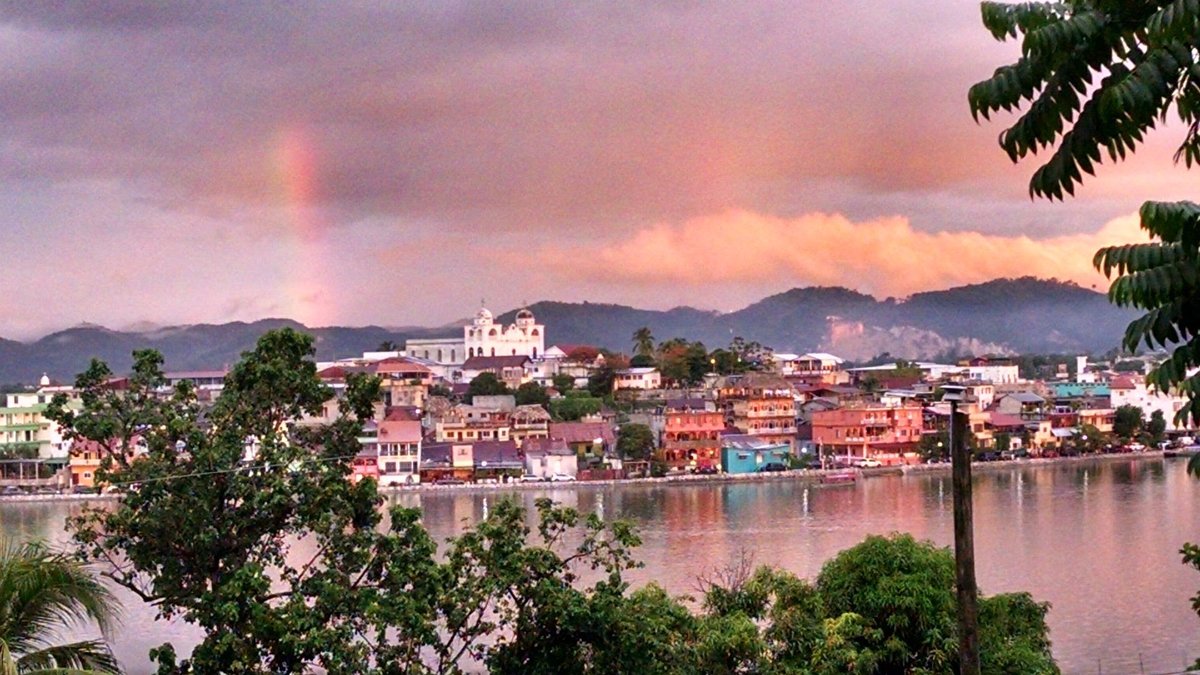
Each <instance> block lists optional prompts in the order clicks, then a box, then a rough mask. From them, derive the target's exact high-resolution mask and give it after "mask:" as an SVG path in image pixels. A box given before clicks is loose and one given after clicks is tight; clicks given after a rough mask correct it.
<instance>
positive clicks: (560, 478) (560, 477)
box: [550, 473, 575, 483]
mask: <svg viewBox="0 0 1200 675" xmlns="http://www.w3.org/2000/svg"><path fill="white" fill-rule="evenodd" d="M573 480H575V476H572V475H571V474H568V473H556V474H554V475H552V476H550V482H551V483H570V482H571V481H573Z"/></svg>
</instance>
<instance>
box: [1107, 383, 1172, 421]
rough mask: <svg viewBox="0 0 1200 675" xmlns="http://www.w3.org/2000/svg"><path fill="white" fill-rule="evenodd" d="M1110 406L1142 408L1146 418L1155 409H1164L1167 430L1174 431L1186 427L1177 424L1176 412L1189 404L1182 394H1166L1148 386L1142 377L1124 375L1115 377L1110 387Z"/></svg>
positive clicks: (1148, 417)
mask: <svg viewBox="0 0 1200 675" xmlns="http://www.w3.org/2000/svg"><path fill="white" fill-rule="evenodd" d="M1108 392H1109V393H1108V395H1109V407H1111V408H1112V409H1113V410H1116V409H1117V408H1120V407H1121V406H1123V405H1131V406H1133V407H1135V408H1141V410H1142V413H1143V414H1145V416H1146V419H1150V416H1151V415H1153V414H1154V412H1155V411H1162V414H1163V418H1164V419H1166V421H1167V430H1168V431H1174V430H1176V429H1181V428H1184V427H1180V426H1177V425H1176V424H1175V414H1176V413H1178V412H1179V411H1180V410H1182V409H1183V406H1184V405H1186V404H1187V399H1186V398H1184V397H1182V396H1176V395H1171V394H1164V393H1162V392H1160V391H1158V390H1157V389H1155V388H1151V387H1147V386H1146V382H1145V380H1143V379H1142V378H1141V377H1132V376H1124V377H1118V378H1116V379H1114V380H1113V381H1112V382H1111V383H1109V387H1108Z"/></svg>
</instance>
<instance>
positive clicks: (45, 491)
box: [36, 485, 59, 495]
mask: <svg viewBox="0 0 1200 675" xmlns="http://www.w3.org/2000/svg"><path fill="white" fill-rule="evenodd" d="M58 492H59V490H58V488H56V487H54V486H51V485H43V486H41V487H39V488H38V489H37V491H36V494H39V495H56V494H58Z"/></svg>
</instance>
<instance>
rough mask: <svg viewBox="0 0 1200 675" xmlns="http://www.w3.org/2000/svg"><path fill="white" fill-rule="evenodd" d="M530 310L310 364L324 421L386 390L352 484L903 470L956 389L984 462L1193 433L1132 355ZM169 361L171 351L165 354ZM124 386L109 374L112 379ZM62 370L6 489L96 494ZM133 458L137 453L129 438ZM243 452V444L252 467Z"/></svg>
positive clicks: (7, 440) (39, 397)
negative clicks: (805, 336) (759, 337)
mask: <svg viewBox="0 0 1200 675" xmlns="http://www.w3.org/2000/svg"><path fill="white" fill-rule="evenodd" d="M547 328H548V327H547V326H545V325H543V324H541V323H539V322H538V320H537V318H536V317H535V316H534V315H533V313H532V312H531V311H529V310H521V311H519V312H517V313H516V315H515V319H514V323H512V324H509V325H503V324H501V323H498V322H496V320H495V319H494V317H493V315H492V313H491V312H489V311H488V310H487V309H485V308H480V309H479V311H478V313H477V314H476V315H475V317H474V319H473V320H472V321H471V322H470V323H468V324H467V325H465V326H463V327H462V337H461V338H450V339H420V340H409V341H407V342H406V343H405V344H404V345H403V346H402V348H398V347H400V346H399V345H394V344H384V345H380V349H378V350H376V351H371V352H366V353H363V354H361V355H356V356H348V357H345V358H339V359H336V360H334V361H327V362H321V363H318V364H317V375H318V377H319V378H320V379H321V381H322V382H323V383H324V384H325V385H327V386H328V387H330V389H331V390H332V391H333V392H334V394H335V397H334V398H333V399H331V400H330V401H329V402H328V403H326V405H325V406H324V408H323V409H322V411H321V413H320V414H319V415H309V416H307V417H305V418H303V419H301V420H300V421H299V422H298V423H297V424H299V425H310V426H316V425H321V424H325V423H328V422H331V421H333V420H334V419H335V418H336V417H337V415H338V396H337V395H338V394H339V393H341V392H344V391H345V389H346V382H347V378H348V377H349V376H351V375H352V374H355V373H364V374H368V375H373V376H376V377H378V378H379V379H380V382H381V385H382V392H383V396H382V400H380V401H378V402H377V404H376V405H375V414H374V416H373V419H371V420H370V421H368V422H367V424H366V425H365V427H364V429H363V432H362V436H361V437H360V438H359V443H360V447H361V449H360V451H359V452H358V454H357V456H356V457H355V458H354V459H353V462H352V472H351V479H352V480H356V481H357V480H361V479H363V478H366V477H371V478H374V479H375V480H377V481H378V483H379V485H380V486H381V487H390V488H400V489H404V488H415V487H420V486H429V485H462V484H480V483H488V484H491V483H505V484H506V483H515V482H525V483H537V482H543V481H549V482H575V481H613V480H622V479H632V478H642V477H652V476H653V477H663V476H668V477H669V476H684V475H744V474H763V473H783V472H788V471H792V470H796V469H815V468H823V469H848V471H840V472H837V473H835V474H832V476H831V477H830V480H833V481H846V482H851V481H853V480H854V479H855V476H856V471H854V470H855V469H876V468H882V467H904V466H912V465H917V464H922V463H938V462H943V461H945V460H946V459H947V457H948V453H949V447H950V442H949V438H948V434H949V419H950V417H951V405H952V404H951V402H950V401H949V397H944V393H945V391H946V390H945V389H944V388H945V387H946V385H954V389H953V390H954V391H955V392H961V395H960V396H955V398H960V399H961V403H957V405H958V410H959V412H960V414H963V413H965V415H964V416H965V418H966V427H965V429H966V431H967V432H968V436H967V439H966V442H967V445H968V447H969V448H970V449H971V451H972V453H973V455H974V457H975V459H976V460H979V461H991V460H997V459H1022V458H1054V457H1060V456H1074V455H1079V454H1089V453H1100V452H1140V451H1144V450H1146V449H1162V448H1166V447H1168V445H1169V446H1170V447H1179V446H1188V445H1190V444H1191V442H1192V441H1191V438H1190V431H1189V430H1188V429H1183V428H1179V427H1177V425H1176V413H1177V412H1178V411H1179V410H1180V409H1181V408H1182V407H1183V406H1184V405H1185V402H1186V399H1185V398H1184V397H1182V396H1179V395H1175V394H1172V393H1164V392H1159V391H1156V390H1155V389H1154V388H1153V387H1152V386H1149V385H1148V384H1147V383H1146V380H1145V377H1144V373H1143V372H1142V371H1144V370H1145V369H1148V368H1149V367H1150V365H1152V362H1151V361H1149V360H1143V359H1141V358H1140V357H1139V358H1136V359H1135V358H1130V359H1127V360H1125V361H1121V362H1118V361H1115V360H1113V361H1110V362H1097V363H1092V362H1089V360H1088V358H1087V357H1086V356H1079V357H1076V358H1074V359H1073V363H1058V364H1057V365H1056V366H1055V367H1054V368H1053V370H1052V372H1050V373H1048V374H1046V375H1044V376H1041V377H1025V376H1023V374H1022V372H1021V368H1020V367H1019V366H1018V364H1017V361H1016V359H1015V358H1013V357H1011V356H993V355H980V356H976V357H973V358H967V359H962V360H959V361H957V362H955V363H932V362H924V361H903V360H899V361H891V362H883V363H878V364H875V365H862V366H853V365H850V364H848V363H847V362H846V361H844V360H843V359H841V358H839V357H838V356H836V355H834V354H827V353H806V354H790V353H781V352H775V351H773V350H771V349H770V348H769V347H766V346H763V345H759V344H757V343H753V342H750V343H747V342H746V341H744V340H742V339H741V338H735V339H734V340H733V341H732V342H731V344H730V345H729V346H728V347H726V348H721V349H716V350H714V351H711V352H710V351H707V350H706V349H704V347H703V346H702V345H699V344H698V343H689V342H687V341H685V340H681V339H673V340H667V341H663V342H656V341H655V339H654V336H653V335H651V334H650V331H649V330H648V329H641V330H639V331H637V332H636V333H635V334H634V335H632V336H631V347H632V349H631V351H632V352H633V355H632V357H630V356H627V355H625V354H620V353H614V352H611V351H607V350H603V349H599V348H596V347H593V346H589V345H573V344H554V343H551V344H549V345H547V340H546V335H547ZM167 365H168V366H169V364H167ZM226 374H227V373H226V372H225V371H224V370H211V371H186V372H171V371H169V370H168V371H167V372H166V373H165V384H164V389H168V388H171V387H174V386H175V385H177V384H179V383H181V382H184V381H186V382H188V383H189V384H190V385H192V386H193V387H194V388H195V389H196V391H197V394H198V396H199V399H200V401H201V402H202V403H203V402H205V401H209V402H211V401H213V400H214V399H215V397H216V395H217V394H218V393H219V392H220V391H221V389H222V387H223V386H224V382H225V376H226ZM126 382H127V381H126V380H124V379H123V378H120V377H117V378H113V379H111V380H110V381H109V382H108V385H107V386H109V387H111V388H113V389H116V390H120V389H121V388H122V387H123V386H124V385H125V383H126ZM60 394H61V395H64V396H65V399H66V401H67V405H68V407H72V406H75V407H78V406H79V405H80V399H79V395H78V392H77V391H76V390H75V389H74V387H73V386H71V385H70V384H65V383H61V382H58V381H56V380H55V379H53V378H51V377H50V376H49V375H44V376H43V377H42V378H41V381H40V383H39V385H38V386H37V387H31V388H29V390H28V391H17V392H10V393H7V394H4V395H3V396H4V398H3V401H2V403H3V406H2V407H0V494H3V495H5V496H18V495H29V494H33V495H46V496H49V495H57V494H61V493H75V494H81V495H87V494H93V493H95V492H97V491H100V490H102V489H105V488H111V487H112V486H104V485H102V484H100V482H99V481H98V479H97V473H98V470H99V469H100V468H101V464H102V462H103V461H104V457H105V456H106V455H109V454H111V453H110V451H109V448H106V447H104V446H103V445H102V444H99V443H96V442H95V441H82V440H71V438H70V434H68V433H65V432H64V430H63V429H62V428H60V427H59V425H58V424H57V423H56V422H54V421H52V420H51V419H49V418H48V417H47V416H46V414H45V413H46V411H47V409H48V407H49V405H50V403H51V400H52V399H53V397H55V396H56V395H60ZM130 452H131V454H132V455H133V456H134V457H135V458H136V456H137V454H139V452H144V449H140V448H139V447H138V446H137V445H136V444H135V446H134V447H133V449H132V450H131V451H130ZM254 458H255V443H254V439H248V440H247V444H246V456H245V462H246V463H248V464H249V463H252V462H253V461H254Z"/></svg>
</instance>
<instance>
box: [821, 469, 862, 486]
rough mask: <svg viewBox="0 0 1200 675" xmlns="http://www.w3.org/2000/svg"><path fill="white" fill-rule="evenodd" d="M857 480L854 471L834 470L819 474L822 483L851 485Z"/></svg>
mask: <svg viewBox="0 0 1200 675" xmlns="http://www.w3.org/2000/svg"><path fill="white" fill-rule="evenodd" d="M856 480H858V472H856V471H845V470H843V471H834V472H832V473H826V474H822V475H821V484H822V485H853V484H854V481H856Z"/></svg>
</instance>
